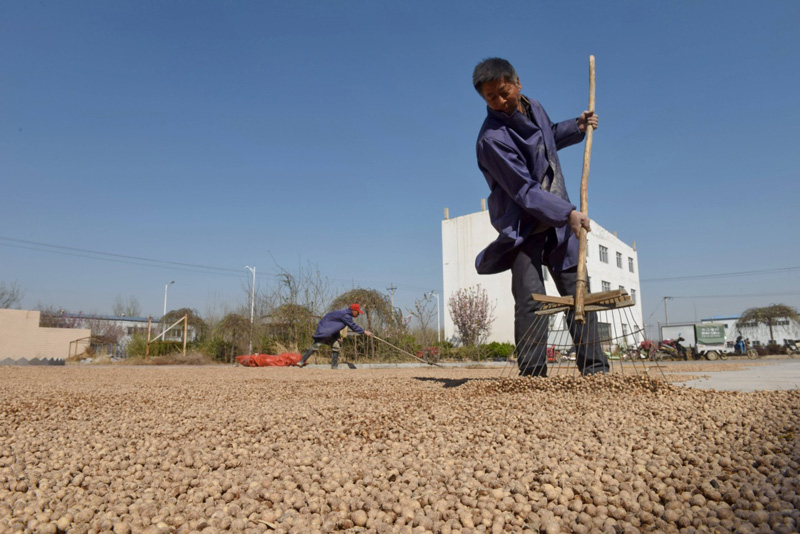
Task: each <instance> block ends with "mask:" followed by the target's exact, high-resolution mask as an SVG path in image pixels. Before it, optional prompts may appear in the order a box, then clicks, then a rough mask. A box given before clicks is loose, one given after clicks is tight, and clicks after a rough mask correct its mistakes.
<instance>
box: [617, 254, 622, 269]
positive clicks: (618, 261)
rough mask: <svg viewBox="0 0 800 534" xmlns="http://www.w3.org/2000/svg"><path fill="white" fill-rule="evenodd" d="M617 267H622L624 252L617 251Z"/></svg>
mask: <svg viewBox="0 0 800 534" xmlns="http://www.w3.org/2000/svg"><path fill="white" fill-rule="evenodd" d="M617 267H619V268H620V269H622V253H621V252H617Z"/></svg>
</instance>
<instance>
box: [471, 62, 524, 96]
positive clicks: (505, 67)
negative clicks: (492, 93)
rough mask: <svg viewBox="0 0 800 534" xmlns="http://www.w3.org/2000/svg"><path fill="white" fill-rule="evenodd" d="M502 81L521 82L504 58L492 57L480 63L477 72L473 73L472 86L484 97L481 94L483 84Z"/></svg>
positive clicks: (476, 68)
mask: <svg viewBox="0 0 800 534" xmlns="http://www.w3.org/2000/svg"><path fill="white" fill-rule="evenodd" d="M502 79H505V80H509V81H512V82H515V83H516V82H518V81H519V76H517V71H516V70H514V67H513V66H512V65H511V63H509V62H508V61H507V60H505V59H503V58H499V57H490V58H489V59H484V60H483V61H481V62H480V63H478V64H477V65H476V66H475V70H474V71H472V85H473V86H474V87H475V90H476V91H478V94H479V95H481V96H483V93H482V92H481V90H482V89H483V84H485V83H486V82H493V81H495V80H502Z"/></svg>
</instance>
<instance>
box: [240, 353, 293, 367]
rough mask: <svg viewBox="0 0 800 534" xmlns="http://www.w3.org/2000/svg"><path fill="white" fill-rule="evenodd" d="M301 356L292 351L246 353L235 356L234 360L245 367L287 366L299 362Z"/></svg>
mask: <svg viewBox="0 0 800 534" xmlns="http://www.w3.org/2000/svg"><path fill="white" fill-rule="evenodd" d="M302 358H303V357H302V356H301V355H300V354H294V353H293V352H284V353H283V354H278V355H277V356H274V355H272V354H246V355H243V356H237V357H236V361H237V362H239V365H244V366H245V367H288V366H290V365H294V364H296V363H297V362H299V361H300V360H301V359H302Z"/></svg>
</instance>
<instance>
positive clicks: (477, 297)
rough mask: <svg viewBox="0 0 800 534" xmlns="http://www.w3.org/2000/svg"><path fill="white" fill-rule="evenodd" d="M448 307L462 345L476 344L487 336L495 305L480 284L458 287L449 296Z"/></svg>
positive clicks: (490, 327) (490, 329)
mask: <svg viewBox="0 0 800 534" xmlns="http://www.w3.org/2000/svg"><path fill="white" fill-rule="evenodd" d="M448 307H449V308H450V317H451V318H452V319H453V324H454V326H455V328H456V331H457V332H458V336H459V337H460V338H461V343H462V344H463V345H467V346H477V345H479V344H480V343H482V342H483V341H484V340H485V339H486V338H487V337H488V336H489V333H490V332H491V331H492V322H493V321H494V310H495V307H496V306H495V304H492V303H490V302H489V295H488V293H487V292H486V290H485V289H483V288H481V286H480V285H478V286H474V287H469V288H462V289H459V290H458V292H456V293H455V294H454V295H453V296H451V297H450V300H449V302H448Z"/></svg>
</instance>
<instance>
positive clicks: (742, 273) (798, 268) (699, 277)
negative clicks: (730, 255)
mask: <svg viewBox="0 0 800 534" xmlns="http://www.w3.org/2000/svg"><path fill="white" fill-rule="evenodd" d="M791 271H800V265H798V266H796V267H781V268H778V269H762V270H758V271H740V272H733V273H718V274H697V275H689V276H674V277H669V278H645V279H643V280H639V282H640V283H641V282H672V281H676V280H702V279H705V278H727V277H731V276H753V275H759V274H775V273H788V272H791Z"/></svg>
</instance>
